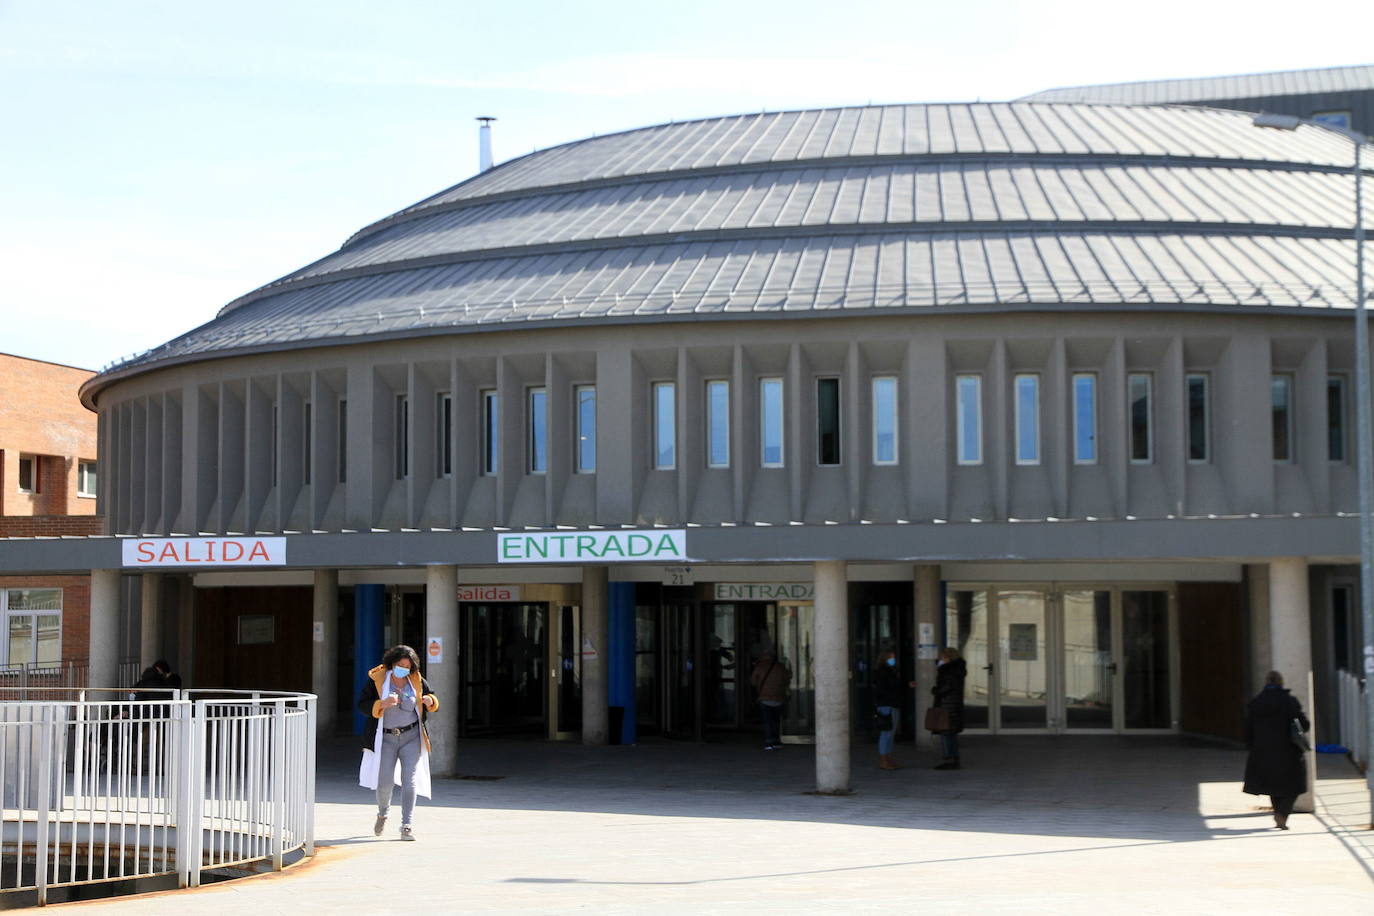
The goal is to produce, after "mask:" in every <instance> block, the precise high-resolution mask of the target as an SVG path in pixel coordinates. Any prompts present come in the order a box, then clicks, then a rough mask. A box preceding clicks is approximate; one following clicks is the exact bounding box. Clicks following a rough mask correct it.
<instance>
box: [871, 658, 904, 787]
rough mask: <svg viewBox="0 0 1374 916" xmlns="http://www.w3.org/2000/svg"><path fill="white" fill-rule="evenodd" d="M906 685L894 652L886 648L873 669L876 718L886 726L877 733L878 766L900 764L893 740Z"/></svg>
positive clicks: (892, 768) (900, 721) (897, 767)
mask: <svg viewBox="0 0 1374 916" xmlns="http://www.w3.org/2000/svg"><path fill="white" fill-rule="evenodd" d="M905 687H906V685H905V684H904V683H903V682H902V676H901V674H900V673H898V671H897V653H896V652H892V651H887V652H884V653H883V654H882V657H881V658H879V659H878V666H877V668H875V669H874V671H873V703H874V705H875V706H876V707H877V708H878V718H879V721H883V720H884V719H885V720H886V725H887V727H886V728H884V729H882V730H881V731H879V732H878V766H879V767H880V768H881V769H884V770H897V769H900V768H901V764H899V763H897V762H896V761H895V760H893V759H892V743H893V740H894V739H895V738H896V737H897V729H899V728H901V726H902V698H903V694H904V693H905V689H904V688H905Z"/></svg>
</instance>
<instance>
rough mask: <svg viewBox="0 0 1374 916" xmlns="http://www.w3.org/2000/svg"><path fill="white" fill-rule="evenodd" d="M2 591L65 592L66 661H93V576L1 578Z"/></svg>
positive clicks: (63, 642)
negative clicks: (23, 589) (53, 589)
mask: <svg viewBox="0 0 1374 916" xmlns="http://www.w3.org/2000/svg"><path fill="white" fill-rule="evenodd" d="M0 588H60V589H62V660H63V661H84V660H85V659H87V658H89V657H90V650H91V577H90V576H0Z"/></svg>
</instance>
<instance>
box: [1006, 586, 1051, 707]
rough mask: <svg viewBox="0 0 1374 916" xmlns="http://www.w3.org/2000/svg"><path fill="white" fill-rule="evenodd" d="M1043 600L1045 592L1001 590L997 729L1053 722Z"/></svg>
mask: <svg viewBox="0 0 1374 916" xmlns="http://www.w3.org/2000/svg"><path fill="white" fill-rule="evenodd" d="M1045 604H1046V602H1045V593H1044V592H1041V591H1033V590H1030V589H1017V590H1007V591H1003V590H998V592H997V604H996V608H995V611H996V613H995V615H994V616H995V617H996V623H997V656H996V658H997V661H996V662H995V663H994V667H993V670H992V675H993V680H994V683H995V684H996V685H997V692H996V694H995V698H996V703H995V704H994V706H993V713H994V715H995V717H996V720H995V721H996V722H997V724H998V727H999V729H1044V728H1047V727H1048V726H1049V715H1048V709H1049V706H1048V700H1049V678H1048V674H1049V666H1048V663H1047V661H1048V660H1047V656H1046V652H1045V647H1046V645H1047V644H1048V640H1047V636H1046V632H1045V625H1046V622H1047V616H1046V613H1045Z"/></svg>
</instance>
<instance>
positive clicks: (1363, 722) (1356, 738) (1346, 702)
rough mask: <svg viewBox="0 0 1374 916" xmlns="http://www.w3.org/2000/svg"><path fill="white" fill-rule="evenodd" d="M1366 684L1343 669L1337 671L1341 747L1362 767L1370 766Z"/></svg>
mask: <svg viewBox="0 0 1374 916" xmlns="http://www.w3.org/2000/svg"><path fill="white" fill-rule="evenodd" d="M1364 690H1365V682H1364V680H1363V679H1362V678H1360V677H1357V676H1356V675H1355V674H1353V673H1351V672H1349V671H1346V670H1345V669H1344V668H1341V669H1339V670H1337V671H1336V694H1337V698H1338V699H1337V705H1338V707H1339V710H1338V714H1339V717H1340V739H1341V745H1342V746H1343V747H1345V748H1346V749H1347V750H1349V751H1350V757H1351V759H1352V760H1354V761H1355V763H1357V764H1359V765H1360V766H1362V767H1368V766H1369V759H1368V758H1369V721H1368V720H1367V719H1366V718H1365V707H1364Z"/></svg>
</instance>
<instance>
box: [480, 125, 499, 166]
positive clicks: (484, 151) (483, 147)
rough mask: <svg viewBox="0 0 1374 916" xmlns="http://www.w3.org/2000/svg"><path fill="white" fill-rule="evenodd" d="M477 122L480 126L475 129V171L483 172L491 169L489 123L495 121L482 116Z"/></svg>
mask: <svg viewBox="0 0 1374 916" xmlns="http://www.w3.org/2000/svg"><path fill="white" fill-rule="evenodd" d="M477 120H478V121H479V122H480V123H481V125H482V126H481V127H479V128H478V129H477V171H479V172H485V171H486V170H487V169H489V168H491V122H492V121H495V120H496V119H495V118H493V117H489V116H487V115H483V116H482V117H480V118H478V119H477Z"/></svg>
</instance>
